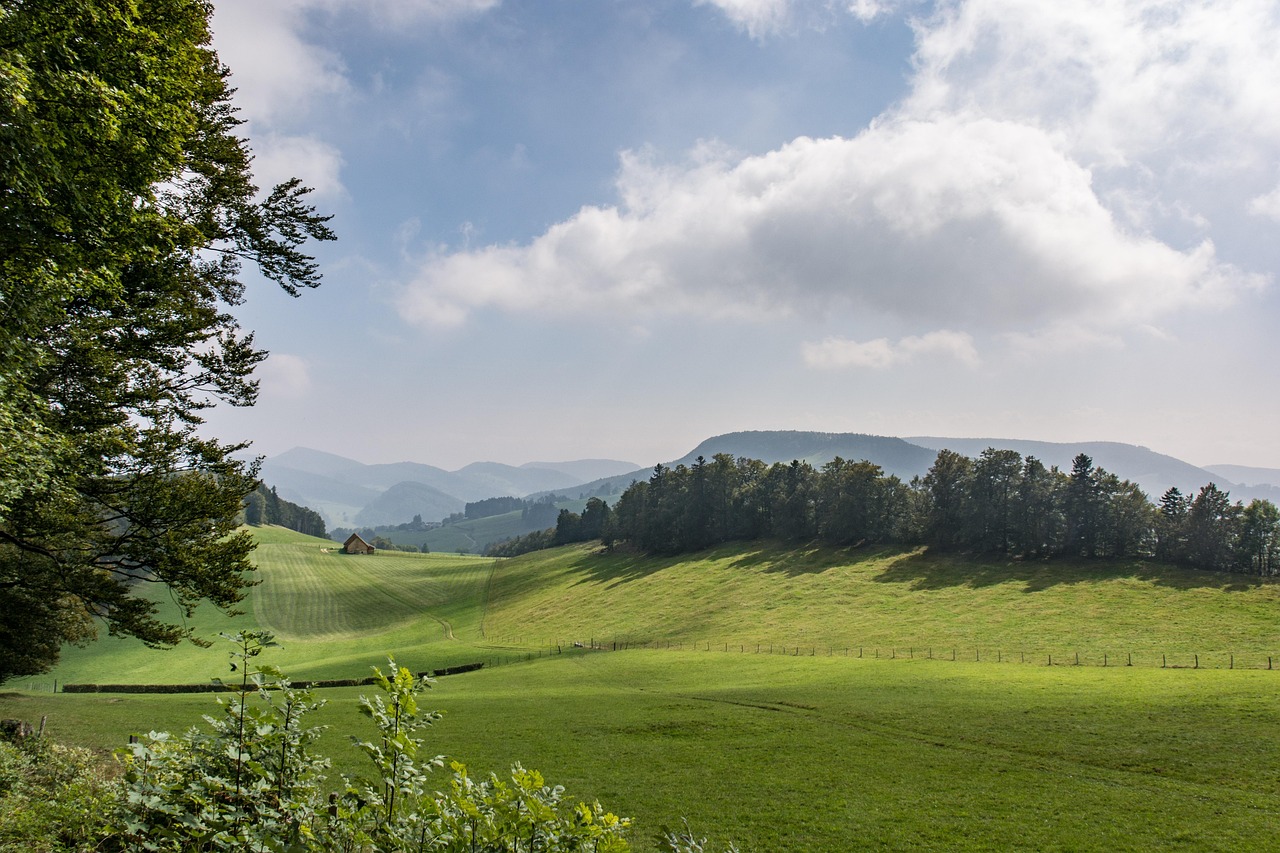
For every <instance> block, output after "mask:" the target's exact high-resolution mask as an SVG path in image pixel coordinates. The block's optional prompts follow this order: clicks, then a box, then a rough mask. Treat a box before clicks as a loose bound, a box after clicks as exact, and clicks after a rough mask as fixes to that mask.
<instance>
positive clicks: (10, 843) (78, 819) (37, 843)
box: [0, 736, 117, 853]
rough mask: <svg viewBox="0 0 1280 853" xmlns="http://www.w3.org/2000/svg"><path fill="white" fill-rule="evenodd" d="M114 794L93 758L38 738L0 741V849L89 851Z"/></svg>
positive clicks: (104, 830) (103, 832) (102, 831)
mask: <svg viewBox="0 0 1280 853" xmlns="http://www.w3.org/2000/svg"><path fill="white" fill-rule="evenodd" d="M116 796H117V791H116V788H115V786H114V782H113V780H112V779H111V778H110V777H109V776H108V775H107V773H106V772H105V771H104V769H103V767H102V764H101V761H100V759H99V757H98V756H96V755H94V754H93V753H92V752H90V751H89V750H87V749H80V748H76V747H68V746H62V745H60V744H57V743H53V742H52V741H49V740H46V739H44V738H41V737H34V736H32V737H25V738H21V739H19V740H18V741H17V742H15V743H9V742H7V741H4V740H0V850H5V851H9V850H13V851H17V850H22V851H29V853H55V851H57V852H58V853H60V852H61V851H72V850H76V851H79V850H91V849H94V847H95V845H96V844H97V843H98V841H99V840H100V839H102V838H104V837H106V836H107V835H108V834H109V832H110V829H109V826H108V816H109V815H110V813H111V811H112V809H113V808H114V807H115V802H116Z"/></svg>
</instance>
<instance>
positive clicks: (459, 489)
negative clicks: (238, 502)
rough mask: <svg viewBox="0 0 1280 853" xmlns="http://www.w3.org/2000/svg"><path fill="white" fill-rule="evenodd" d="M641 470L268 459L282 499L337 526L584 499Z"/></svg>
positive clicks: (318, 454) (300, 454) (587, 462)
mask: <svg viewBox="0 0 1280 853" xmlns="http://www.w3.org/2000/svg"><path fill="white" fill-rule="evenodd" d="M636 467H637V466H636V464H635V463H634V462H621V461H617V460H612V459H579V460H575V461H571V462H530V463H528V464H526V465H521V466H519V467H517V466H513V465H502V464H499V463H497V462H474V463H472V464H470V465H468V466H466V467H465V468H459V469H458V470H457V471H446V470H445V469H443V468H437V467H435V466H434V465H424V464H422V463H420V462H394V463H390V464H381V465H366V464H365V463H363V462H357V461H355V460H354V459H347V458H346V457H344V456H338V455H336V454H333V453H325V452H323V451H320V450H311V449H308V448H305V447H296V448H294V449H293V450H289V451H286V452H285V453H281V454H280V455H279V456H272V457H270V458H269V459H266V460H264V461H263V463H262V472H261V477H262V479H263V481H264V482H265V483H267V484H268V485H270V486H274V487H275V488H276V490H277V492H278V493H279V495H280V497H282V498H285V499H286V500H290V501H293V502H294V503H300V504H302V505H304V506H309V507H311V508H312V509H314V510H315V511H316V512H319V513H320V514H321V515H322V516H324V519H325V521H326V522H327V523H328V524H329V525H330V526H346V527H352V526H358V527H363V526H375V525H379V524H399V523H401V522H405V521H409V520H411V519H412V518H413V517H414V516H415V515H421V516H422V518H423V520H424V521H439V520H440V519H442V518H445V517H447V516H448V515H450V514H451V513H455V512H461V511H462V508H463V507H464V506H465V505H466V504H467V503H469V502H473V501H479V500H483V499H485V498H493V497H502V496H505V495H511V496H513V497H523V496H525V495H529V494H534V493H544V492H573V493H574V494H573V496H574V497H576V496H577V493H576V490H575V487H576V486H579V485H581V484H582V483H584V482H587V481H591V480H598V479H600V478H602V477H608V476H613V475H616V474H618V473H621V472H625V471H634V470H635V469H636ZM628 482H630V481H628Z"/></svg>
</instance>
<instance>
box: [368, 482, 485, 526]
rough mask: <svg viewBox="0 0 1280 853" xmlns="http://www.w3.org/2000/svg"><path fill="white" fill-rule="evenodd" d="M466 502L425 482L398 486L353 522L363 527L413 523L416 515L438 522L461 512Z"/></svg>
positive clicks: (378, 499) (373, 502) (373, 503)
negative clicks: (411, 521)
mask: <svg viewBox="0 0 1280 853" xmlns="http://www.w3.org/2000/svg"><path fill="white" fill-rule="evenodd" d="M464 503H465V502H464V501H462V500H459V499H458V498H456V497H454V496H453V495H448V494H445V493H444V492H442V491H440V490H439V489H437V488H435V487H434V486H429V485H427V484H426V483H414V482H403V483H396V484H395V485H393V486H391V487H390V488H388V489H387V490H386V491H384V492H383V493H382V494H380V495H378V496H377V497H375V498H374V499H373V500H372V501H370V502H369V503H368V505H367V506H365V507H364V509H362V510H360V512H358V513H356V516H355V519H354V521H355V523H356V524H357V525H360V526H362V527H364V526H367V527H376V526H377V525H379V524H400V523H402V522H406V521H410V520H412V519H413V517H414V516H415V515H420V516H422V518H423V520H425V521H439V520H440V519H442V518H445V517H447V516H449V515H452V514H453V513H455V512H462V507H463V504H464Z"/></svg>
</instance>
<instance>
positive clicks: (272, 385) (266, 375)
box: [257, 353, 311, 400]
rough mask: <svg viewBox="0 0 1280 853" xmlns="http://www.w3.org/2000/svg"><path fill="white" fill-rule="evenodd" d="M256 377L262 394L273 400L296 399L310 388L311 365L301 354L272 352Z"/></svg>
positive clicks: (305, 393) (303, 395)
mask: <svg viewBox="0 0 1280 853" xmlns="http://www.w3.org/2000/svg"><path fill="white" fill-rule="evenodd" d="M257 377H258V379H259V381H260V383H261V388H262V395H263V396H264V397H269V398H271V399H275V400H298V399H301V398H303V397H305V396H306V395H307V392H308V391H310V390H311V367H310V365H309V364H308V363H307V360H306V359H304V358H302V357H301V356H296V355H290V354H288V353H272V354H271V355H270V356H269V357H268V358H267V360H266V361H265V362H264V363H263V364H262V366H261V367H259V368H258V372H257Z"/></svg>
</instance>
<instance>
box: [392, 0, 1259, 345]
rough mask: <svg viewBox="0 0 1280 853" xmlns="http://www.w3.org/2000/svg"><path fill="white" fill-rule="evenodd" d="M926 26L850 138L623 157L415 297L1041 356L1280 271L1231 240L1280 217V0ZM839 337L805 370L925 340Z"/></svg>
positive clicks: (420, 307) (864, 12)
mask: <svg viewBox="0 0 1280 853" xmlns="http://www.w3.org/2000/svg"><path fill="white" fill-rule="evenodd" d="M703 2H711V3H714V4H715V5H716V6H717V7H718V8H720V9H721V10H722V11H723V12H724V14H726V15H728V16H729V17H730V18H731V19H733V20H734V21H736V22H738V23H739V24H741V25H742V26H743V27H744V28H746V29H747V30H748V31H749V32H751V33H752V34H753V35H757V36H759V35H760V34H763V33H766V32H774V31H776V30H778V29H781V28H783V27H784V26H785V25H786V24H787V22H788V21H791V20H792V19H793V17H794V16H795V15H796V14H798V13H799V12H800V11H806V10H807V11H810V12H812V11H813V10H815V9H819V8H825V9H833V8H842V9H844V10H845V11H847V12H848V13H850V14H854V15H857V16H859V17H862V18H864V19H869V18H871V17H875V16H877V15H880V14H882V13H884V11H885V10H886V9H888V8H890V5H889V4H882V3H878V2H874V0H867V2H851V3H845V4H842V5H840V6H838V7H837V6H836V5H834V4H831V3H819V2H812V3H806V2H803V0H790V1H789V0H703ZM892 7H893V8H901V7H900V5H899V4H892ZM914 26H915V27H916V29H917V54H916V56H915V57H914V61H915V68H916V72H915V75H914V77H913V84H912V85H913V88H912V92H911V94H910V95H909V96H908V97H907V98H905V99H904V101H903V102H902V103H901V104H899V105H897V107H895V108H894V109H893V110H891V111H889V112H887V113H886V114H884V115H882V116H881V117H880V118H879V119H878V120H877V121H875V122H873V123H872V124H871V126H870V127H868V128H867V129H866V130H865V131H863V132H862V133H860V134H859V135H857V136H856V137H854V138H830V139H809V138H805V137H801V138H798V139H795V140H793V141H792V142H790V143H788V144H786V145H784V146H782V147H780V148H778V149H777V150H774V151H771V152H768V153H765V154H759V155H753V156H744V155H741V154H736V153H732V152H728V151H725V150H723V149H721V148H718V147H717V146H716V145H715V144H714V143H709V144H703V145H700V146H698V147H697V148H696V149H695V150H694V151H692V152H691V153H690V156H689V158H688V160H687V162H684V163H680V164H670V163H667V164H664V163H658V162H656V161H655V160H654V158H653V157H652V156H649V155H646V154H644V153H639V154H637V153H627V154H624V155H623V157H622V165H621V168H620V171H619V174H618V178H617V188H618V202H617V204H616V205H614V206H588V207H583V208H582V209H581V210H579V211H578V213H577V214H575V215H574V216H572V217H570V218H568V219H566V220H565V221H563V222H560V223H558V224H555V225H553V226H552V227H550V228H548V229H547V230H546V231H545V232H544V233H543V234H542V235H540V236H538V237H536V238H535V239H533V240H531V241H530V242H528V243H527V244H507V245H490V246H481V247H475V248H473V247H470V246H468V247H466V248H464V249H462V250H458V251H453V252H450V251H447V250H444V249H440V250H437V251H436V252H433V253H432V254H431V255H430V256H429V257H427V258H425V259H423V260H422V261H421V262H420V263H419V264H418V266H417V269H416V270H415V272H414V273H413V274H412V275H411V276H410V279H411V280H410V281H409V283H408V284H407V285H406V287H405V288H404V289H403V293H402V298H401V306H402V308H403V311H404V315H405V316H406V317H407V318H408V319H410V320H412V321H415V322H420V323H424V324H428V325H430V324H437V325H450V324H455V325H456V324H460V323H463V322H465V321H466V319H467V317H468V316H470V315H471V314H472V313H473V312H475V311H477V310H500V311H538V312H558V313H568V312H607V313H613V314H616V315H625V316H629V317H630V316H636V315H641V316H643V315H648V316H659V317H660V316H664V315H673V314H680V315H685V316H701V317H706V318H715V317H726V316H737V317H743V316H747V317H755V318H760V319H769V318H773V317H776V316H778V315H780V314H787V313H810V312H812V313H817V312H830V311H832V310H843V311H847V312H849V313H850V315H856V316H859V317H861V318H863V319H864V320H865V321H875V320H876V319H884V318H893V319H895V320H899V321H905V322H906V323H908V324H909V325H912V326H915V327H917V328H919V327H923V328H935V329H937V328H949V329H955V330H958V331H963V332H964V333H971V334H978V333H998V334H1004V335H1006V336H1008V340H1009V341H1011V342H1013V343H1014V344H1015V346H1017V347H1019V348H1020V349H1021V350H1023V351H1029V350H1040V351H1043V350H1046V349H1048V350H1060V349H1062V348H1064V347H1068V346H1077V345H1091V346H1101V347H1107V346H1112V345H1115V344H1116V342H1117V341H1122V340H1123V336H1124V335H1126V334H1130V333H1132V332H1133V330H1135V329H1138V328H1142V327H1150V326H1151V325H1152V324H1153V323H1155V322H1158V321H1159V320H1160V319H1161V318H1162V317H1164V316H1166V315H1168V314H1170V313H1173V312H1178V311H1182V310H1187V309H1199V308H1204V307H1220V306H1224V305H1228V304H1230V303H1231V302H1232V301H1233V300H1234V299H1236V298H1237V297H1238V296H1239V295H1240V294H1241V293H1243V292H1247V291H1250V290H1255V289H1257V288H1260V287H1262V286H1264V285H1265V284H1266V283H1267V281H1268V277H1267V276H1265V275H1261V274H1257V273H1254V272H1251V271H1250V270H1248V269H1247V268H1244V267H1243V266H1242V265H1240V264H1233V263H1230V262H1228V261H1227V260H1225V259H1223V258H1221V257H1220V256H1219V254H1218V251H1217V249H1216V247H1215V243H1214V242H1213V240H1212V238H1211V235H1212V234H1213V233H1215V229H1230V228H1231V227H1232V222H1233V220H1232V219H1231V217H1232V216H1243V215H1248V214H1249V213H1255V214H1262V215H1268V216H1271V215H1275V216H1280V190H1277V191H1276V192H1275V193H1271V194H1268V195H1264V196H1260V197H1259V196H1257V190H1256V187H1257V186H1258V185H1259V181H1258V180H1257V176H1258V175H1260V174H1262V173H1263V170H1265V175H1266V177H1265V181H1266V184H1270V183H1271V181H1274V168H1275V166H1274V164H1275V162H1276V160H1277V158H1278V157H1280V111H1277V110H1275V109H1274V103H1275V93H1276V85H1277V84H1276V83H1275V81H1276V80H1280V10H1278V7H1276V6H1275V5H1274V3H1271V2H1261V0H1243V2H1240V3H1233V4H1225V5H1224V4H1218V3H1212V2H1209V0H1195V1H1194V2H1193V0H1130V1H1129V2H1119V0H1075V2H1072V0H1064V1H1063V2H1058V3H1052V4H1048V3H1041V2H1033V1H1032V0H956V2H945V3H940V4H938V6H937V7H936V9H935V11H934V13H933V14H932V15H931V16H930V17H928V18H924V19H920V20H917V21H915V22H914ZM1210 202H1212V203H1211V204H1210ZM1224 211H1225V213H1224ZM926 337H927V336H926ZM828 343H829V344H830V345H829V346H828ZM828 343H824V344H820V345H811V347H813V348H811V349H810V350H807V353H809V355H810V356H811V362H812V361H813V360H814V359H816V360H818V361H821V360H822V359H824V358H825V359H827V360H831V361H838V360H839V359H842V358H843V359H846V360H848V361H849V363H851V364H865V365H876V364H882V363H884V364H895V363H900V362H901V361H902V360H903V354H904V353H907V352H908V349H904V344H903V342H902V341H899V342H898V344H890V343H889V342H888V341H887V340H883V341H875V340H873V341H867V342H861V343H859V342H857V341H843V340H841V339H837V338H833V339H831V341H830V342H828Z"/></svg>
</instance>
